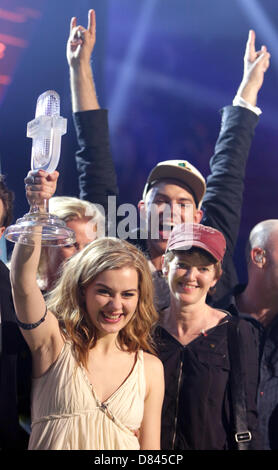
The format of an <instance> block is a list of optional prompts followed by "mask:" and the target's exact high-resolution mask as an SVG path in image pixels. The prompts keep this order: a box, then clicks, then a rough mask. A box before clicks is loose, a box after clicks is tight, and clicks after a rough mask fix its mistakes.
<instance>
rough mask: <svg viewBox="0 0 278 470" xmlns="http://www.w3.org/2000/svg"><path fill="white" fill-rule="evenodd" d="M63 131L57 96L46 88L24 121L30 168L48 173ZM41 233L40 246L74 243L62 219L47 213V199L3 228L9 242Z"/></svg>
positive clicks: (57, 156) (30, 241)
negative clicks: (30, 151) (29, 140)
mask: <svg viewBox="0 0 278 470" xmlns="http://www.w3.org/2000/svg"><path fill="white" fill-rule="evenodd" d="M66 131H67V120H66V119H65V118H63V117H62V116H60V97H59V95H58V93H56V91H53V90H48V91H46V92H45V93H42V94H41V95H40V96H39V97H38V100H37V106H36V114H35V119H33V120H32V121H30V122H28V124H27V137H30V138H32V139H33V142H32V155H31V169H32V170H45V171H47V172H48V173H52V172H53V171H54V170H55V169H56V168H57V166H58V163H59V159H60V151H61V137H62V135H64V134H65V133H66ZM35 234H41V240H42V246H65V245H72V244H73V243H75V233H74V231H73V230H71V229H70V228H68V227H67V225H66V223H65V222H64V221H63V220H61V219H59V218H58V217H56V216H55V215H52V214H50V213H49V210H48V200H46V199H45V200H44V204H43V210H42V208H39V207H38V206H36V205H33V206H31V207H30V211H29V212H28V213H27V214H25V215H24V216H23V217H22V218H20V219H18V220H17V221H16V223H15V224H14V225H10V226H9V227H7V228H6V230H5V237H6V239H7V240H9V241H11V242H18V243H22V244H25V245H33V244H34V241H33V240H34V235H35Z"/></svg>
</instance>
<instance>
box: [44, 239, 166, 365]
mask: <svg viewBox="0 0 278 470" xmlns="http://www.w3.org/2000/svg"><path fill="white" fill-rule="evenodd" d="M123 267H131V268H134V269H135V270H136V271H137V273H138V290H139V295H138V303H137V308H136V312H135V314H134V315H133V316H132V318H131V320H130V321H129V322H128V324H127V325H126V326H125V327H124V328H123V329H122V330H120V332H119V334H118V344H119V347H120V348H121V349H122V350H127V351H128V352H136V351H138V350H139V349H143V350H144V351H148V352H150V353H153V354H154V353H155V348H154V345H153V342H152V330H153V327H154V325H155V323H156V322H157V320H158V314H157V312H156V310H155V307H154V304H153V295H154V292H153V283H152V277H151V272H150V269H149V266H148V262H147V260H146V258H145V256H144V255H143V253H142V252H141V251H139V250H138V249H137V248H136V247H135V246H133V245H131V244H130V243H128V242H126V241H124V240H120V239H117V238H113V237H105V238H99V239H97V240H94V241H93V242H91V243H90V244H89V245H87V246H86V247H85V248H84V249H83V250H81V251H80V252H78V253H76V254H75V255H74V256H72V257H71V258H70V259H69V260H68V261H67V262H66V263H65V265H64V269H63V272H62V275H61V277H60V279H59V280H58V281H57V285H56V287H55V288H54V289H53V290H52V291H51V292H50V294H49V296H48V298H47V306H48V308H49V310H51V311H52V312H53V313H54V314H55V315H56V316H57V318H58V320H59V324H60V328H61V331H62V334H63V336H64V338H65V339H66V340H70V341H72V343H73V347H74V351H75V354H76V358H77V361H78V363H79V364H82V365H83V366H86V363H87V359H88V354H89V351H90V349H92V348H93V347H94V345H95V344H96V341H97V330H96V328H95V326H94V325H93V323H92V322H91V321H90V318H89V315H88V313H87V311H86V305H85V297H84V289H85V288H86V287H87V286H88V285H89V284H90V283H91V282H92V281H94V279H95V278H96V277H97V276H98V274H100V273H102V272H103V271H106V270H110V269H121V268H123Z"/></svg>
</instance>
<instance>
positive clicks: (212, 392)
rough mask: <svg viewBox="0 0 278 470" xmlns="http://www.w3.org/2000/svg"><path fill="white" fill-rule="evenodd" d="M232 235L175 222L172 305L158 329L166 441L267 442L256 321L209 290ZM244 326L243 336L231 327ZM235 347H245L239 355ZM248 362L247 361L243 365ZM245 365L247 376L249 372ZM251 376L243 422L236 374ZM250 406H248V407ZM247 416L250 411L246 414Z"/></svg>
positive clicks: (212, 445)
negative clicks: (260, 413)
mask: <svg viewBox="0 0 278 470" xmlns="http://www.w3.org/2000/svg"><path fill="white" fill-rule="evenodd" d="M225 249H226V242H225V238H224V236H223V235H222V233H220V232H219V231H218V230H215V229H213V228H211V227H207V226H204V225H201V224H190V223H189V224H188V223H187V224H181V225H177V226H176V227H174V229H173V231H172V232H171V235H170V238H169V240H168V244H167V251H166V254H165V256H164V260H163V273H164V275H165V276H166V277H167V280H168V284H169V288H170V294H171V296H170V307H169V308H168V309H167V310H165V311H163V312H162V314H161V320H160V325H159V326H158V327H157V329H156V332H155V340H156V344H157V348H158V350H159V357H160V358H161V360H162V362H163V365H164V372H165V400H164V405H163V412H162V433H161V435H162V448H163V449H177V450H181V449H184V450H189V449H190V450H221V449H222V450H224V449H236V448H240V446H241V448H243V447H244V446H245V448H250V449H259V448H260V439H259V436H258V430H257V427H258V425H257V411H256V388H257V382H258V355H257V349H256V346H255V345H256V340H257V337H256V332H255V330H254V329H253V327H252V325H251V323H248V322H247V321H245V320H238V319H237V318H233V317H231V316H230V315H229V314H228V312H226V311H223V310H218V309H216V308H212V307H210V306H209V305H208V304H207V303H206V297H207V294H208V293H209V291H210V289H212V288H214V286H215V285H216V283H217V281H218V279H219V278H220V276H221V271H222V268H221V262H222V259H223V256H224V253H225ZM235 328H236V331H237V332H238V333H239V337H237V336H236V338H237V339H236V340H234V338H233V341H232V342H233V344H232V348H231V343H232V342H231V337H232V336H231V335H232V334H233V331H234V329H235ZM233 348H235V349H236V350H237V351H238V350H240V351H242V357H241V358H240V361H239V362H238V363H235V362H234V360H233V357H234V355H233V354H232V351H233ZM240 368H241V369H240ZM241 372H242V376H241ZM234 373H236V374H237V381H238V382H240V383H241V379H242V381H243V389H244V394H245V396H246V403H245V405H246V409H247V417H246V423H244V424H245V426H246V427H245V428H244V431H248V432H247V434H246V435H245V436H244V439H243V441H242V442H241V443H240V444H238V443H237V439H238V436H239V435H240V436H241V434H242V433H241V432H237V431H243V429H242V428H241V429H240V430H238V429H237V428H236V423H237V414H236V413H234V410H238V409H239V408H238V406H239V403H238V402H237V401H236V395H234V389H233V386H232V383H233V382H232V377H233V374H234ZM242 412H243V411H242ZM241 416H242V415H241Z"/></svg>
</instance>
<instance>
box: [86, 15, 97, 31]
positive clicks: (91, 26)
mask: <svg viewBox="0 0 278 470" xmlns="http://www.w3.org/2000/svg"><path fill="white" fill-rule="evenodd" d="M88 31H89V32H90V33H91V34H95V32H96V12H95V10H89V12H88Z"/></svg>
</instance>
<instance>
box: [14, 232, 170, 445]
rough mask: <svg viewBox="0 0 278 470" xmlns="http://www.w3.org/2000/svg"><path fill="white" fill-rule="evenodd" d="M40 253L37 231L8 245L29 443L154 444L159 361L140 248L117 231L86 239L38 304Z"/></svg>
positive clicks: (150, 294)
mask: <svg viewBox="0 0 278 470" xmlns="http://www.w3.org/2000/svg"><path fill="white" fill-rule="evenodd" d="M39 257H40V237H39V236H38V237H37V240H36V241H35V245H34V247H31V248H30V247H27V246H25V245H20V244H18V245H16V246H15V249H14V252H13V259H12V268H11V272H12V285H13V293H14V301H15V306H16V313H17V315H18V317H19V323H20V327H21V329H22V333H23V335H24V337H25V339H26V341H27V343H28V345H29V347H30V349H31V352H32V358H33V373H34V380H33V391H32V433H31V437H30V442H29V449H42V450H48V449H49V450H50V449H83V450H85V449H88V450H89V449H90V450H92V449H94V450H131V449H134V450H139V449H159V448H160V420H161V408H162V400H163V394H164V380H163V366H162V363H161V362H160V360H159V359H158V358H157V357H156V356H155V355H154V348H153V344H152V340H151V331H152V327H153V325H154V323H155V322H156V320H157V313H156V311H155V309H154V306H153V291H152V281H151V274H150V271H149V268H148V263H147V260H146V259H145V257H144V255H143V254H142V253H141V252H140V251H139V250H138V249H137V248H135V247H134V246H132V245H130V244H129V243H128V242H125V241H122V240H119V239H116V238H111V237H110V238H100V239H97V240H94V241H93V242H91V243H90V244H89V245H87V246H86V247H85V248H83V250H81V251H79V252H78V253H76V254H75V255H73V256H72V257H71V258H69V259H68V261H67V262H66V263H65V265H64V268H63V272H62V274H61V277H60V279H59V280H58V282H57V285H56V287H55V288H54V289H53V291H52V292H51V293H50V294H49V297H48V300H47V311H45V301H44V298H43V296H42V294H41V291H40V289H39V287H38V285H37V284H36V269H37V265H38V261H39ZM43 312H45V313H44V315H41V314H42V313H43ZM41 317H42V318H41ZM40 318H41V320H40Z"/></svg>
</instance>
